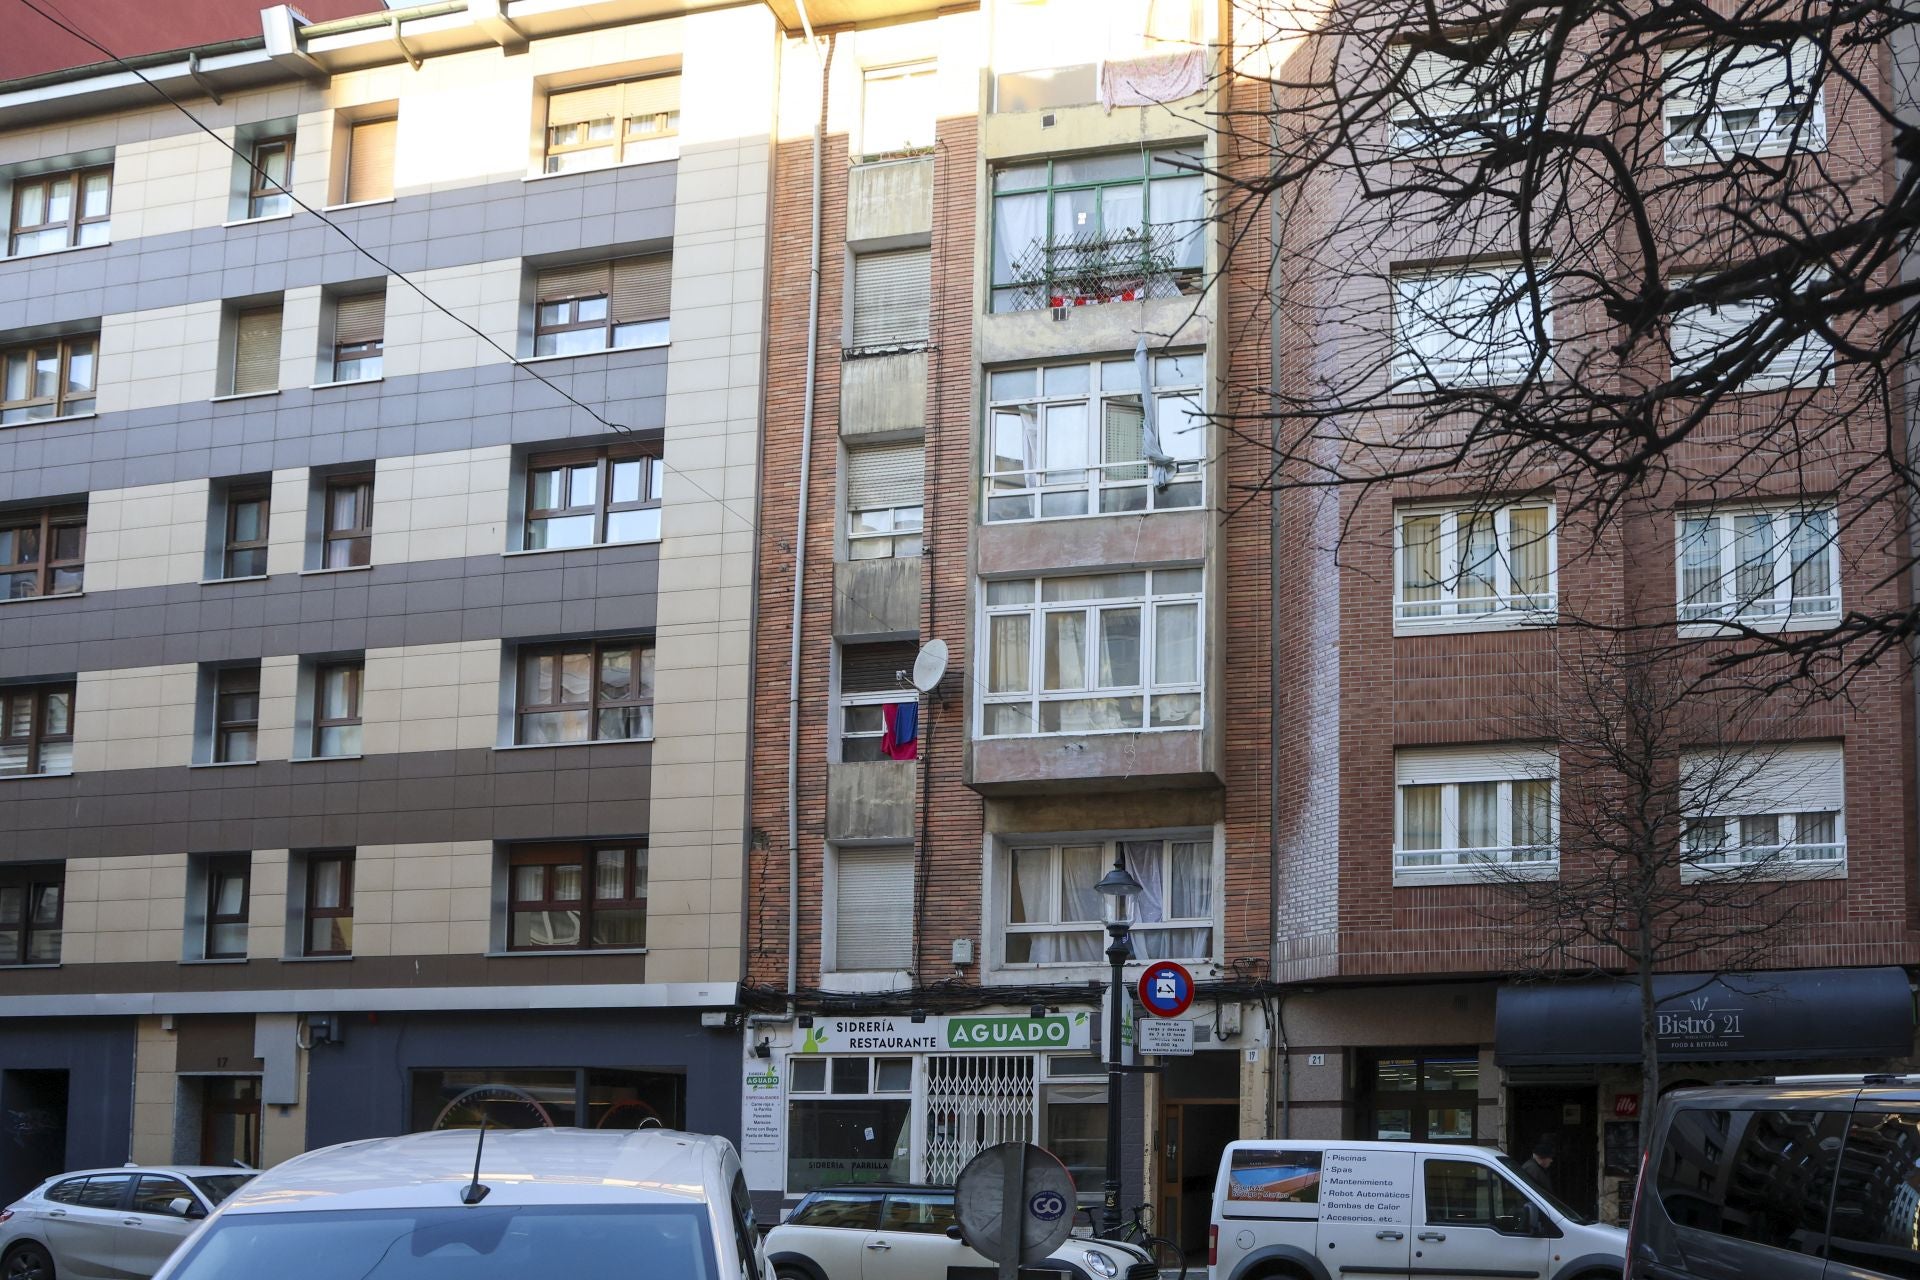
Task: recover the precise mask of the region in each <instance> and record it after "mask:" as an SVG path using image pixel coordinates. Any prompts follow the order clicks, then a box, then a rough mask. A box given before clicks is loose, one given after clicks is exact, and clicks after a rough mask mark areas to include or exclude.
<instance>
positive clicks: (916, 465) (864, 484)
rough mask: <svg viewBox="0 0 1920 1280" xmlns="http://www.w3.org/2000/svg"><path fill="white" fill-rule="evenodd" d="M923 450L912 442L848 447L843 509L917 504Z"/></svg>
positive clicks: (919, 494)
mask: <svg viewBox="0 0 1920 1280" xmlns="http://www.w3.org/2000/svg"><path fill="white" fill-rule="evenodd" d="M925 467H926V452H925V450H924V449H923V448H922V447H921V446H920V444H919V443H918V442H917V441H916V442H913V443H909V444H890V445H879V446H876V447H873V448H867V449H855V450H851V451H850V452H848V454H847V510H849V511H872V510H875V509H876V508H879V507H917V506H919V505H920V503H921V491H922V473H923V472H924V470H925Z"/></svg>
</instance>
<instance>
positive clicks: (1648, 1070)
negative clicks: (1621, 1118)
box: [1637, 947, 1660, 1164]
mask: <svg viewBox="0 0 1920 1280" xmlns="http://www.w3.org/2000/svg"><path fill="white" fill-rule="evenodd" d="M1637 958H1638V961H1639V979H1640V1155H1641V1157H1642V1162H1643V1164H1644V1160H1645V1157H1646V1154H1647V1142H1648V1140H1649V1139H1650V1138H1651V1137H1652V1136H1653V1135H1652V1132H1651V1126H1652V1124H1653V1103H1654V1100H1655V1099H1656V1098H1658V1097H1659V1096H1660V1037H1659V1036H1658V1035H1657V1034H1656V1032H1657V1030H1658V1026H1659V1024H1658V1022H1657V1017H1658V1015H1657V1014H1656V1013H1655V1012H1654V1005H1655V1003H1656V1002H1655V1000H1654V998H1653V956H1652V955H1650V954H1649V953H1648V951H1647V949H1646V948H1645V947H1642V948H1641V949H1640V954H1639V956H1638V957H1637Z"/></svg>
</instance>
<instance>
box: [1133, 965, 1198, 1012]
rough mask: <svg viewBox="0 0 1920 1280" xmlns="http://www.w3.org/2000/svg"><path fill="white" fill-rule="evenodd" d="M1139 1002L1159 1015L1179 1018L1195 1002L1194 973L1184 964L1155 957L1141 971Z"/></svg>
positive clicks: (1149, 1010)
mask: <svg viewBox="0 0 1920 1280" xmlns="http://www.w3.org/2000/svg"><path fill="white" fill-rule="evenodd" d="M1140 1004H1141V1006H1142V1007H1143V1008H1145V1009H1146V1011H1147V1012H1148V1013H1151V1014H1153V1015H1154V1016H1155V1017H1156V1018H1177V1017H1179V1016H1180V1015H1181V1014H1183V1013H1185V1012H1186V1011H1187V1008H1188V1006H1190V1005H1192V1004H1193V975H1192V974H1190V973H1188V972H1187V970H1186V967H1185V966H1184V965H1178V964H1175V963H1174V962H1173V961H1171V960H1156V961H1154V962H1153V963H1152V964H1150V965H1148V966H1147V967H1146V971H1145V972H1143V973H1142V974H1141V975H1140Z"/></svg>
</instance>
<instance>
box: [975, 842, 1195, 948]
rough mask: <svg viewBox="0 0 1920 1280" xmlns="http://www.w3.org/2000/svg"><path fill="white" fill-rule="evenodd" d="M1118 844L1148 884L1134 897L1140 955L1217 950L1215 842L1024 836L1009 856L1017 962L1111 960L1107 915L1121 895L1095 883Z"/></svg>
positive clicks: (1006, 898)
mask: <svg viewBox="0 0 1920 1280" xmlns="http://www.w3.org/2000/svg"><path fill="white" fill-rule="evenodd" d="M1116 847H1117V848H1118V849H1119V850H1120V851H1121V852H1122V854H1123V856H1124V858H1125V861H1126V866H1127V870H1128V871H1130V872H1132V874H1133V877H1134V878H1135V879H1136V880H1138V881H1139V882H1140V885H1141V888H1142V892H1141V893H1140V894H1139V895H1138V896H1136V897H1135V898H1133V899H1132V901H1131V903H1130V904H1129V905H1130V909H1131V919H1132V922H1133V950H1134V956H1135V958H1136V959H1140V960H1166V959H1173V958H1179V959H1185V960H1204V959H1206V958H1207V957H1208V956H1211V955H1212V954H1213V887H1214V869H1213V842H1212V841H1211V840H1121V841H1117V842H1116V841H1106V842H1101V843H1088V844H1070V845H1030V844H1016V845H1015V846H1014V847H1013V848H1012V849H1010V850H1009V851H1008V853H1007V857H1006V860H1005V862H1004V863H1003V864H1002V865H1003V866H1004V867H1005V868H1006V870H1005V873H1004V874H1005V881H1004V887H1003V893H1002V898H1001V900H1002V901H1003V902H1005V903H1006V916H1005V919H1004V921H1003V922H1002V923H1003V926H1004V939H1005V941H1004V958H1005V963H1007V964H1009V965H1049V964H1079V965H1097V964H1101V963H1104V960H1103V955H1104V952H1105V949H1106V945H1107V935H1106V929H1105V921H1106V920H1107V919H1109V918H1110V917H1112V915H1113V913H1114V911H1115V910H1116V905H1115V904H1116V903H1117V902H1118V899H1115V898H1111V897H1109V896H1107V895H1106V894H1103V893H1100V892H1099V891H1098V890H1096V889H1095V888H1094V885H1095V884H1096V883H1098V882H1099V880H1100V877H1102V876H1104V875H1105V874H1106V873H1107V871H1108V870H1109V869H1111V868H1112V866H1113V857H1114V851H1115V849H1116Z"/></svg>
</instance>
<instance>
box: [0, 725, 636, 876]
mask: <svg viewBox="0 0 1920 1280" xmlns="http://www.w3.org/2000/svg"><path fill="white" fill-rule="evenodd" d="M652 759H653V747H652V744H651V743H645V742H608V743H599V744H594V745H590V746H567V747H544V748H514V749H509V750H504V751H496V750H491V749H468V750H458V751H411V752H400V753H396V754H392V755H376V756H365V757H361V758H359V759H350V760H316V761H286V760H262V761H261V762H259V763H258V764H253V765H240V766H221V767H215V768H198V769H196V768H188V767H184V766H183V767H179V768H163V769H116V770H107V771H102V772H94V773H76V774H73V775H72V776H70V777H63V778H25V779H16V780H12V781H9V782H7V783H6V784H4V786H0V862H18V861H35V860H39V859H53V858H80V857H89V858H93V857H118V856H131V855H140V854H181V853H215V852H223V851H238V850H251V849H326V848H351V847H357V846H360V845H386V844H430V843H435V842H439V841H449V840H467V841H471V840H571V839H579V838H582V837H588V836H593V837H599V836H613V835H645V834H646V833H647V831H648V829H649V805H648V800H649V794H650V782H649V778H650V770H651V768H652Z"/></svg>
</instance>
